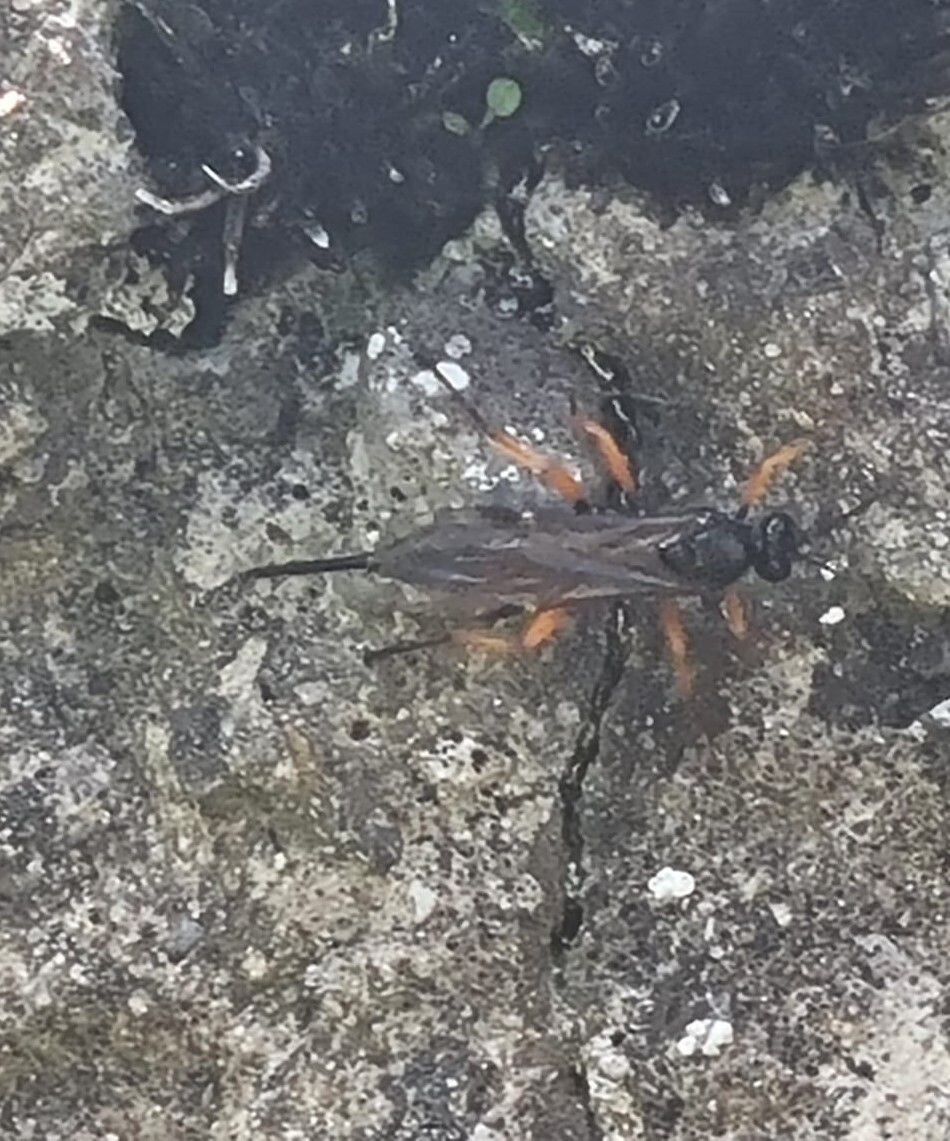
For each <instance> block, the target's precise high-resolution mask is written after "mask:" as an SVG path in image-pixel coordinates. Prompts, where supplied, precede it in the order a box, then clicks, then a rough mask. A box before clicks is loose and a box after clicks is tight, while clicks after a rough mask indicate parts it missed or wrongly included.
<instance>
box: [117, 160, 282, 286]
mask: <svg viewBox="0 0 950 1141" xmlns="http://www.w3.org/2000/svg"><path fill="white" fill-rule="evenodd" d="M254 157H255V159H256V164H255V167H254V169H253V170H252V171H251V173H250V174H249V175H248V176H247V178H242V179H241V181H240V182H228V180H227V179H225V178H222V177H221V175H220V174H218V172H217V171H216V170H215V169H214V168H213V167H211V166H209V165H208V164H207V163H203V164H202V167H201V170H202V173H203V174H204V176H205V178H207V179H209V180H210V181H211V182H212V183H214V185H213V186H210V187H209V188H208V189H207V190H202V191H201V192H200V193H198V194H191V195H189V196H188V197H187V198H179V199H172V198H160V197H159V196H158V195H157V194H152V192H151V191H150V190H141V189H140V190H136V192H135V197H136V198H137V199H138V201H139V202H141V203H143V204H144V205H145V206H149V207H151V209H153V210H157V211H158V213H159V214H164V215H165V216H166V217H168V218H174V217H180V216H181V215H183V214H196V213H198V212H199V211H201V210H207V209H208V207H209V206H214V205H215V204H216V203H218V202H221V201H223V200H225V199H227V206H226V207H225V212H224V231H223V234H222V239H221V240H222V245H223V246H224V277H223V282H222V289H223V291H224V295H225V297H234V296H235V295H236V293H237V291H238V278H237V265H238V260H239V258H240V254H241V240H242V238H243V236H244V223H245V221H246V219H247V199H248V198H249V197H250V196H251V195H252V194H256V193H257V191H258V190H260V188H261V187H262V186H263V185H264V183H265V182H266V181H267V179H268V178H269V177H270V172H271V159H270V155H269V154H268V153H267V151H265V150H264V148H263V147H262V146H261V145H260V144H259V143H258V145H257V146H256V147H255V148H254Z"/></svg>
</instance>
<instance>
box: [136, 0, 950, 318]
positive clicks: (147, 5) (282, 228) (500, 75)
mask: <svg viewBox="0 0 950 1141" xmlns="http://www.w3.org/2000/svg"><path fill="white" fill-rule="evenodd" d="M948 30H950V0H946V2H944V0H901V3H899V4H896V3H894V0H640V2H637V0H452V2H451V3H444V2H437V0H188V2H186V0H134V2H133V0H129V2H128V3H127V4H126V5H125V7H124V9H123V12H122V16H121V19H120V23H119V30H118V43H119V52H118V56H119V67H120V70H121V74H122V81H123V101H124V106H125V110H126V111H127V113H128V115H129V118H130V119H131V121H132V123H133V125H134V127H135V130H136V133H137V137H138V143H139V146H140V148H141V149H142V151H143V152H144V154H145V155H146V157H147V159H148V164H149V169H150V173H151V177H152V180H153V186H152V189H153V190H154V191H155V192H156V193H157V194H158V195H159V196H160V197H161V198H163V199H165V200H167V201H168V202H178V201H180V200H181V199H188V198H189V197H192V196H195V195H204V196H206V197H210V199H211V201H210V202H209V203H208V204H207V205H204V206H202V207H201V208H200V209H192V210H189V211H187V212H183V213H172V212H168V214H167V215H163V214H162V213H161V211H160V210H159V209H156V208H155V204H154V202H153V203H152V205H151V206H149V205H147V204H146V205H143V208H142V209H143V229H142V231H141V233H140V235H139V244H140V248H142V249H144V250H145V251H147V252H148V253H150V254H151V255H152V256H155V257H157V258H159V259H160V260H162V261H163V262H165V263H166V265H167V266H168V268H169V272H170V273H171V275H172V277H173V278H174V277H176V276H177V278H178V279H179V280H180V281H182V282H184V281H185V280H186V278H187V277H188V275H192V276H193V277H194V278H195V280H196V286H195V293H196V296H197V298H198V301H199V305H200V304H202V303H204V304H206V305H209V306H211V307H212V308H213V307H214V305H215V304H218V305H220V298H221V296H222V294H224V293H228V292H230V293H232V294H233V293H236V292H238V284H239V286H240V292H247V291H248V290H249V289H251V288H253V287H254V285H255V283H259V282H260V281H261V280H262V279H265V278H266V277H267V276H268V275H269V274H270V273H272V272H274V271H275V270H278V269H279V268H280V267H281V266H283V265H284V264H286V261H287V259H288V258H291V257H298V258H299V257H300V256H306V257H310V258H313V259H315V260H316V261H318V262H319V263H321V264H324V265H334V264H336V265H340V264H344V263H345V261H346V259H348V258H349V257H351V256H352V255H353V254H354V253H356V252H358V251H361V250H368V251H371V252H372V253H373V255H374V256H376V257H377V258H378V259H379V261H380V263H381V264H383V265H385V266H388V267H389V268H391V269H394V270H397V271H410V270H411V269H412V268H414V267H417V266H419V265H420V264H423V263H424V262H425V261H426V260H427V259H428V258H430V257H431V256H432V255H433V254H434V253H435V252H436V251H437V250H438V249H439V247H440V246H441V245H442V244H443V243H444V242H445V241H446V240H447V239H448V238H450V237H452V236H454V235H457V234H459V233H461V232H462V231H463V230H464V229H465V227H466V226H467V225H468V224H469V223H470V221H471V220H472V218H473V217H474V215H475V214H476V212H477V211H478V210H479V209H480V208H481V206H482V205H483V204H484V203H485V202H486V201H490V200H495V201H503V200H506V199H507V200H508V201H511V200H512V199H515V200H517V198H518V194H517V188H519V186H523V185H524V181H525V179H526V176H528V174H529V172H531V177H532V178H534V177H536V173H535V172H536V171H537V164H538V160H539V158H542V157H543V156H546V155H550V154H551V153H552V152H554V153H557V154H558V155H559V156H560V162H561V165H562V168H564V169H566V170H567V171H568V174H569V175H570V176H571V177H573V178H575V179H580V180H583V181H585V182H587V183H590V184H596V183H597V182H601V181H607V180H614V179H616V178H618V177H622V178H624V179H626V180H628V181H629V182H630V183H632V184H634V185H636V186H638V187H641V188H643V189H646V190H648V191H650V192H651V193H652V194H653V195H654V198H655V201H656V203H657V206H658V208H662V209H663V210H664V211H665V212H667V213H670V214H675V211H676V210H678V209H680V208H681V207H682V206H683V205H684V204H687V203H691V204H693V205H699V206H700V207H701V208H703V209H704V210H706V211H707V212H710V213H711V214H713V215H717V214H718V215H720V216H724V215H728V212H729V211H730V210H731V209H732V208H733V207H738V206H742V205H746V204H748V203H750V202H751V203H752V204H755V202H756V201H758V200H761V198H762V197H763V196H764V195H765V194H768V193H769V192H771V191H773V190H774V189H776V188H778V187H780V186H782V185H784V184H785V183H787V182H788V180H789V179H791V178H792V177H794V176H795V175H796V174H798V173H799V172H800V171H802V170H803V169H806V168H808V167H813V168H816V169H817V170H819V171H820V172H821V173H823V174H834V173H835V171H836V169H840V164H839V163H837V162H836V160H837V159H839V158H840V159H845V158H847V159H848V161H849V164H850V166H851V167H852V168H853V160H854V159H855V157H858V158H860V156H861V155H862V154H864V153H865V152H867V151H868V149H869V148H872V147H873V140H874V137H875V132H876V131H877V130H879V129H880V124H881V122H883V121H884V120H886V121H889V122H890V121H893V120H895V119H897V118H899V117H900V116H902V115H905V114H907V113H910V112H914V111H919V110H921V109H923V107H924V99H925V97H927V96H928V95H932V94H934V93H939V91H940V90H941V85H942V83H943V81H944V75H943V73H942V68H941V59H942V58H943V57H942V56H941V53H942V52H944V51H945V50H946V48H947V46H948V44H950V36H948ZM498 80H501V81H502V83H501V84H498V83H497V82H496V81H498ZM264 160H266V168H264V167H262V162H264ZM209 172H210V173H209ZM258 175H263V176H264V177H261V178H260V179H259V182H258ZM248 180H249V181H248ZM222 183H223V184H226V185H225V187H224V188H223V189H222ZM248 185H250V186H251V187H252V192H248V193H246V194H245V196H243V197H241V198H240V203H239V206H238V205H236V204H235V198H236V197H237V196H236V195H235V194H234V193H233V188H235V187H241V186H245V187H246V186H248ZM228 188H230V189H228ZM209 192H210V194H209ZM228 235H229V236H228ZM229 245H230V248H231V254H230V257H231V260H232V262H233V263H234V266H232V270H233V271H234V272H233V273H232V279H231V281H230V285H228V284H226V278H227V266H226V262H227V259H228V256H229V255H228V254H227V253H226V249H227V247H228V246H229ZM216 299H217V300H216Z"/></svg>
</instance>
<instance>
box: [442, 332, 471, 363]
mask: <svg viewBox="0 0 950 1141" xmlns="http://www.w3.org/2000/svg"><path fill="white" fill-rule="evenodd" d="M444 351H445V355H446V356H447V357H448V358H449V359H450V360H453V361H458V360H461V359H462V357H466V356H468V354H469V353H470V352H471V351H472V342H471V341H470V340H469V339H468V337H466V336H465V335H464V333H453V334H452V336H451V337H449V339H448V340H447V341H446V342H445V349H444Z"/></svg>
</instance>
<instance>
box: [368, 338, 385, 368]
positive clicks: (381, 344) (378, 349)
mask: <svg viewBox="0 0 950 1141" xmlns="http://www.w3.org/2000/svg"><path fill="white" fill-rule="evenodd" d="M385 348H386V338H385V336H383V334H382V333H374V334H373V335H372V336H371V337H370V339H369V341H367V343H366V355H367V356H368V357H369V359H370V360H371V361H375V360H379V358H380V357H381V356H382V355H383V350H384V349H385Z"/></svg>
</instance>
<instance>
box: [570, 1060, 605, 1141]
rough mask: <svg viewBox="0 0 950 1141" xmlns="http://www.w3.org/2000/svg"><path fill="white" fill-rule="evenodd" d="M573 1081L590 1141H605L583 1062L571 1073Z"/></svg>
mask: <svg viewBox="0 0 950 1141" xmlns="http://www.w3.org/2000/svg"><path fill="white" fill-rule="evenodd" d="M571 1081H572V1084H573V1086H574V1091H575V1093H576V1094H577V1100H578V1101H579V1102H580V1104H581V1109H583V1111H584V1118H585V1120H586V1122H587V1138H588V1141H603V1136H604V1134H603V1130H602V1129H601V1128H600V1122H599V1121H598V1120H597V1114H596V1113H595V1112H594V1105H593V1102H592V1101H591V1096H590V1082H589V1081H588V1080H587V1069H586V1067H585V1066H584V1064H583V1063H582V1062H578V1063H577V1064H576V1065H575V1067H574V1069H573V1070H572V1071H571Z"/></svg>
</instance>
